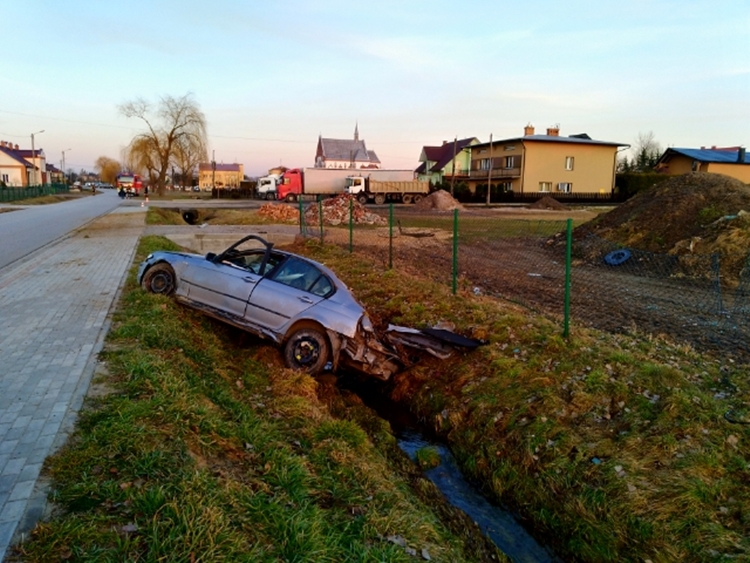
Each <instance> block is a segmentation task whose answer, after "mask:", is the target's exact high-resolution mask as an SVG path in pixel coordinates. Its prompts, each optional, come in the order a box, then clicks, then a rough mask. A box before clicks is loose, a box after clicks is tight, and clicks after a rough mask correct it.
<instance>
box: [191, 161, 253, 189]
mask: <svg viewBox="0 0 750 563" xmlns="http://www.w3.org/2000/svg"><path fill="white" fill-rule="evenodd" d="M244 179H245V167H244V165H242V164H237V163H234V164H219V163H212V162H202V163H200V164H199V165H198V186H200V189H201V190H204V191H210V190H211V189H212V188H214V187H216V188H239V187H240V182H242V180H244Z"/></svg>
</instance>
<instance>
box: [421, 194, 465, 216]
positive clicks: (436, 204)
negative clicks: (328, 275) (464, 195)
mask: <svg viewBox="0 0 750 563" xmlns="http://www.w3.org/2000/svg"><path fill="white" fill-rule="evenodd" d="M414 208H415V209H418V210H420V211H428V210H433V211H452V210H453V209H463V208H464V206H463V205H461V204H460V203H458V201H457V200H456V199H454V198H453V196H451V194H449V193H448V192H446V191H445V190H438V191H436V192H432V193H431V194H430V195H428V196H427V197H426V198H424V199H423V200H422V201H420V202H418V203H416V204H415V205H414Z"/></svg>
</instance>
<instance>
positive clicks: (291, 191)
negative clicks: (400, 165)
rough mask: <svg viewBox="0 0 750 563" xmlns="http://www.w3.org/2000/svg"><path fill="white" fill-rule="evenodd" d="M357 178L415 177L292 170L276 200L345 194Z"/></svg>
mask: <svg viewBox="0 0 750 563" xmlns="http://www.w3.org/2000/svg"><path fill="white" fill-rule="evenodd" d="M354 176H361V177H372V178H373V179H376V180H381V181H407V180H412V179H413V178H414V172H413V171H412V170H381V169H369V168H367V169H354V168H292V169H291V170H287V171H286V172H284V174H282V176H281V179H280V180H279V184H278V186H277V188H276V197H277V199H280V200H284V201H289V202H291V201H297V200H298V199H316V198H318V197H333V196H336V195H339V194H342V193H345V192H346V188H347V185H348V183H347V179H348V178H350V177H354Z"/></svg>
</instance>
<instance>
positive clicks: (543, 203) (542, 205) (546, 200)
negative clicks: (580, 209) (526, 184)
mask: <svg viewBox="0 0 750 563" xmlns="http://www.w3.org/2000/svg"><path fill="white" fill-rule="evenodd" d="M529 209H559V210H560V211H563V210H565V209H568V206H567V205H565V204H564V203H560V202H559V201H557V200H556V199H555V198H554V197H550V196H548V195H546V196H544V197H543V198H541V199H538V200H536V201H535V202H534V203H532V204H531V205H529Z"/></svg>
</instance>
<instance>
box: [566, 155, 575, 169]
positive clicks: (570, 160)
mask: <svg viewBox="0 0 750 563" xmlns="http://www.w3.org/2000/svg"><path fill="white" fill-rule="evenodd" d="M574 164H575V157H573V156H566V157H565V170H573V165H574Z"/></svg>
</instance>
